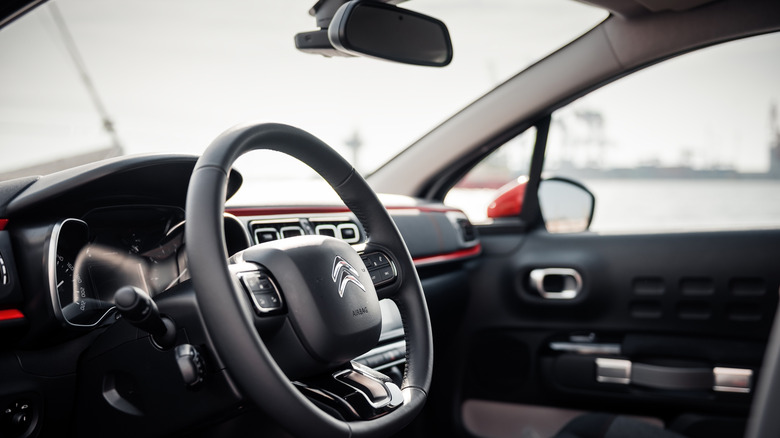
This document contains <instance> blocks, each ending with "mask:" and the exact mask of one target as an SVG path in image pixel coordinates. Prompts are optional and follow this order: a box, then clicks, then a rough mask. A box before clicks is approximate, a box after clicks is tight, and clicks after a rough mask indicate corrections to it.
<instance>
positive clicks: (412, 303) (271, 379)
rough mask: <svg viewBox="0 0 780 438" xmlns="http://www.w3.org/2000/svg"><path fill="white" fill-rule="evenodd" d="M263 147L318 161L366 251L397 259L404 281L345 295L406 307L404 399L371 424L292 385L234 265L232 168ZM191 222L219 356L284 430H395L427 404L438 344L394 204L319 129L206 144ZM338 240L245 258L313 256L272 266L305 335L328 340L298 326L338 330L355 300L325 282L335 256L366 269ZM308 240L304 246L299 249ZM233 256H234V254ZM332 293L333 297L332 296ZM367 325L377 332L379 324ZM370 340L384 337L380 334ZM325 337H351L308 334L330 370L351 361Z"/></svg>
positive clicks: (251, 131)
mask: <svg viewBox="0 0 780 438" xmlns="http://www.w3.org/2000/svg"><path fill="white" fill-rule="evenodd" d="M256 149H269V150H276V151H279V152H283V153H286V154H288V155H290V156H292V157H295V158H297V159H298V160H300V161H302V162H304V163H305V164H307V165H309V166H310V167H312V168H313V169H314V170H315V171H316V172H317V173H319V174H320V175H321V176H322V177H323V178H324V179H325V180H326V181H327V182H328V183H329V184H330V185H331V186H332V187H333V188H334V189H335V191H336V192H337V193H338V195H339V196H340V197H341V199H342V200H343V201H344V203H345V204H346V205H347V207H349V208H350V209H351V210H352V212H353V213H354V214H355V215H356V216H357V218H358V219H359V220H360V222H361V223H362V225H363V227H364V229H365V230H366V233H367V235H368V239H367V242H366V249H365V252H366V253H368V252H371V251H382V252H383V253H385V254H387V255H388V256H389V257H390V258H391V259H392V260H393V262H394V264H395V267H396V270H397V277H396V281H395V282H394V283H393V284H392V285H390V286H386V287H380V288H378V290H376V292H375V291H374V288H373V287H370V286H369V285H366V286H368V287H366V288H365V289H366V290H365V291H359V290H357V289H355V290H354V291H348V293H346V294H344V295H350V296H354V297H357V298H356V299H361V300H367V301H365V302H367V303H369V304H367V305H365V306H366V307H367V308H369V307H370V308H371V311H372V312H373V307H372V305H373V304H372V303H373V302H374V301H377V299H383V298H389V299H392V300H393V301H394V302H395V303H396V304H397V306H398V309H399V311H400V314H401V318H402V320H403V326H404V332H405V335H404V336H405V340H406V369H405V372H404V378H403V383H402V384H401V391H402V394H403V404H402V405H401V406H400V407H398V408H397V409H395V410H392V411H391V412H389V413H387V414H386V415H383V416H380V417H378V418H374V419H371V420H354V421H345V420H341V419H337V418H335V417H334V416H331V415H330V414H328V413H325V412H324V411H323V410H321V409H320V408H318V407H317V405H315V404H314V403H312V402H311V401H310V400H309V399H308V398H307V397H305V396H304V395H303V394H302V393H301V392H300V391H299V389H298V388H297V387H296V386H295V385H293V384H292V383H291V382H290V379H289V377H288V376H287V375H286V374H285V373H284V371H282V369H281V368H280V366H279V365H278V364H277V362H276V361H275V360H274V358H273V357H272V355H271V353H270V352H269V349H268V348H267V346H266V345H265V344H264V342H263V340H262V339H261V337H260V335H259V334H258V331H257V329H256V326H255V323H256V319H257V318H258V316H257V315H255V313H254V312H253V310H252V307H251V304H250V301H249V299H248V297H247V293H246V291H245V290H244V289H242V287H241V283H240V282H239V281H238V280H237V278H236V275H235V274H234V273H232V272H231V269H230V267H229V263H230V262H229V261H228V259H227V256H226V254H225V249H224V248H225V236H224V231H223V211H224V200H225V193H226V186H227V177H228V173H229V172H230V169H231V166H232V165H233V163H234V162H235V160H236V159H237V158H238V157H239V156H241V155H242V154H244V153H246V152H248V151H250V150H256ZM186 224H187V226H186V230H185V233H186V234H185V239H186V242H187V254H188V259H189V262H188V263H189V270H190V273H191V276H192V281H193V285H194V288H195V293H196V296H197V300H198V305H199V308H200V311H201V313H202V315H203V320H204V323H205V327H206V329H207V331H208V333H209V335H210V336H211V339H212V341H213V344H214V345H215V348H216V350H217V353H218V354H219V356H220V358H221V359H222V360H223V361H224V363H225V365H226V367H227V370H228V373H229V375H230V376H231V377H232V378H233V379H234V380H235V382H236V383H237V385H238V387H239V389H240V391H241V392H242V393H243V394H244V395H245V396H246V397H248V398H249V399H250V400H251V401H253V402H254V403H255V404H256V405H257V406H258V407H260V409H262V410H263V411H264V412H266V413H267V414H268V415H269V416H270V417H271V418H273V419H275V420H276V421H278V423H279V424H280V425H281V426H282V427H283V428H285V429H286V430H288V431H289V432H291V433H292V434H294V435H298V436H319V437H330V436H333V437H364V436H366V437H367V436H371V437H380V436H388V435H390V434H392V433H394V432H396V431H398V430H399V429H401V428H402V427H403V426H405V425H406V424H408V423H409V422H410V421H411V420H412V419H413V418H414V417H415V416H416V415H417V413H418V412H419V411H420V410H421V409H422V406H423V404H424V403H425V399H426V397H427V393H428V389H429V387H430V381H431V372H432V366H433V343H432V338H431V326H430V320H429V316H428V309H427V305H426V302H425V297H424V295H423V291H422V287H421V285H420V280H419V278H418V276H417V273H416V270H415V267H414V264H413V261H412V258H411V256H410V255H409V251H408V249H407V248H406V245H405V243H404V241H403V239H402V237H401V235H400V233H399V232H398V229H397V228H396V226H395V223H394V222H393V220H392V219H391V218H390V215H389V214H388V213H387V210H385V208H384V207H383V205H382V204H381V203H380V201H379V199H378V198H377V196H376V194H375V193H374V192H373V190H371V188H370V187H369V186H368V184H367V183H366V181H365V180H364V179H363V178H362V177H361V176H360V175H359V174H358V173H357V172H356V171H355V170H354V169H353V168H352V166H351V165H350V164H349V163H348V162H346V161H345V160H344V159H343V158H342V157H341V156H340V155H339V154H338V153H336V152H335V151H334V150H333V149H331V148H330V147H329V146H327V145H326V144H325V143H323V142H322V141H320V140H319V139H317V138H316V137H314V136H312V135H311V134H308V133H306V132H304V131H302V130H300V129H297V128H293V127H290V126H286V125H279V124H248V125H240V126H237V127H234V128H232V129H230V130H228V131H226V132H224V133H223V134H221V135H220V136H219V137H217V139H216V140H214V142H213V143H212V144H211V145H210V146H209V147H208V149H206V151H205V152H204V153H203V155H202V156H201V157H200V159H199V160H198V162H197V164H196V165H195V169H194V171H193V173H192V177H191V179H190V184H189V190H188V193H187V204H186ZM332 240H335V239H331V240H326V239H325V240H323V239H321V240H320V241H317V242H313V243H312V242H311V241H305V239H304V240H301V242H303V243H302V244H301V245H298V244H297V243H296V244H292V245H288V246H293V247H296V248H297V249H289V248H287V249H285V248H279V247H278V246H270V247H269V248H267V249H266V247H263V245H257V246H256V247H253V248H250V249H249V250H247V252H246V253H247V256H246V257H245V258H243V257H239V259H241V260H242V261H246V260H249V261H254V262H256V261H257V260H264V259H265V260H269V261H270V260H273V259H274V258H278V257H281V258H284V259H287V258H290V259H292V258H295V257H298V256H297V255H296V254H293V252H295V251H299V252H303V253H305V260H304V261H303V262H298V269H296V266H295V264H294V263H293V264H289V263H288V264H284V263H281V264H279V265H278V266H276V267H267V268H268V270H270V272H271V274H272V275H274V276H276V277H277V280H278V282H279V283H280V288H281V290H282V295H283V296H284V297H285V299H286V306H287V309H286V314H285V318H286V319H287V320H289V322H290V324H291V325H292V326H293V329H294V331H295V333H296V334H297V336H298V337H303V338H313V337H317V336H321V333H319V332H316V333H313V332H311V331H309V332H307V330H306V328H305V327H299V325H305V324H306V321H309V320H323V321H325V322H324V325H323V326H322V327H326V326H327V327H332V326H340V325H339V324H340V323H337V324H334V323H333V321H334V320H333V319H328V318H340V317H338V316H335V317H334V316H333V315H338V314H339V312H341V310H342V309H340V308H339V306H342V304H340V303H342V302H343V303H345V304H344V305H349V304H346V303H347V301H340V300H339V297H338V294H336V293H335V289H333V288H334V283H333V282H331V281H329V279H325V280H323V279H324V277H325V273H326V272H327V273H329V272H330V270H333V269H334V258H333V257H332V256H333V254H335V255H336V257H337V260H338V257H341V258H342V259H343V260H347V261H348V262H349V264H351V265H353V266H355V267H356V268H357V267H359V268H360V270H361V271H362V272H365V269H363V267H364V266H363V263H362V261H361V259H360V257H359V256H358V254H357V253H356V252H355V250H354V249H352V247H350V246H349V245H346V244H344V245H343V246H338V245H337V244H334V243H333V242H332ZM294 242H297V241H294ZM323 242H324V243H323ZM321 243H322V244H321ZM340 243H342V242H339V244H340ZM326 244H327V245H326ZM331 244H332V245H331ZM300 246H304V247H306V248H303V249H301V248H300ZM321 246H328V247H331V246H332V247H333V248H331V249H329V250H328V251H330V252H327V253H322V254H327V255H321V254H320V253H318V251H320V249H319V247H321ZM345 247H346V248H345ZM258 254H259V255H258ZM275 254H277V255H278V257H277V256H276V255H275ZM320 259H322V260H320ZM233 261H234V262H235V261H236V260H235V258H234V259H233ZM304 263H305V264H306V266H308V267H307V268H305V269H301V268H300V265H302V264H304ZM320 265H321V266H320ZM286 267H287V268H289V269H287V268H286ZM334 275H335V274H334ZM281 277H283V278H281ZM333 281H334V282H335V281H336V280H335V279H334V280H333ZM362 281H363V283H364V284H365V283H367V282H366V281H365V280H362ZM368 283H370V280H369V281H368ZM306 285H308V287H309V288H310V289H311V291H310V293H311V294H312V295H311V297H314V298H311V297H309V296H305V297H302V298H301V297H295V295H294V294H296V293H297V290H296V289H298V288H299V287H300V288H306V287H307V286H306ZM348 287H352V286H348ZM341 292H344V291H343V290H342V291H341ZM372 294H376V295H372ZM331 295H332V296H334V297H335V298H333V299H331V298H329V297H330V296H331ZM321 296H327V297H328V298H324V299H327V300H329V301H327V303H326V304H316V305H312V299H315V300H319V299H320V297H321ZM318 303H320V302H319V301H318ZM352 305H354V303H353V304H352ZM377 309H378V307H377ZM347 310H349V309H347ZM350 312H351V310H350ZM309 313H312V314H310V315H309ZM315 313H316V314H315ZM358 313H359V312H358ZM296 321H297V322H296ZM343 321H344V324H345V325H349V324H352V322H351V321H347V319H343ZM296 324H298V325H296ZM361 330H362V329H361ZM368 331H371V332H372V333H373V331H374V329H373V328H372V329H371V330H368ZM365 333H366V330H363V333H362V334H361V335H360V336H362V337H363V338H365ZM347 336H351V335H347ZM372 336H376V337H378V332H377V333H376V334H374V335H372ZM320 341H321V342H324V343H326V344H327V345H328V347H334V348H338V347H339V345H340V344H343V343H345V342H344V341H345V339H339V340H338V341H336V342H334V341H332V340H327V339H325V340H318V339H301V344H302V345H303V346H304V347H305V348H304V349H306V350H310V351H309V353H310V355H311V356H312V357H313V358H314V359H313V362H317V363H319V364H320V365H322V366H323V367H324V368H332V367H333V366H334V364H336V363H338V362H341V361H343V360H342V358H341V357H340V356H339V355H340V354H341V355H343V352H337V353H333V354H330V353H329V350H328V351H326V350H327V348H319V347H317V346H316V345H315V344H317V343H318V342H320ZM374 341H375V340H374ZM360 342H365V341H360ZM328 343H329V344H328ZM323 345H325V344H323ZM323 351H325V352H324V353H322V352H323ZM346 362H349V361H348V360H347V361H346Z"/></svg>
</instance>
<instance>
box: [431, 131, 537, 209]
mask: <svg viewBox="0 0 780 438" xmlns="http://www.w3.org/2000/svg"><path fill="white" fill-rule="evenodd" d="M535 141H536V128H534V127H532V128H529V129H527V130H526V131H524V132H523V133H522V134H520V135H518V136H516V137H514V138H513V139H511V140H509V141H508V142H506V143H504V144H503V145H502V146H501V147H499V148H498V149H496V150H495V151H493V153H491V154H490V155H488V156H487V157H486V158H485V159H484V160H482V161H481V162H480V163H479V164H477V165H476V166H475V167H474V168H473V169H471V171H469V173H467V174H466V176H465V177H463V179H461V180H460V181H459V182H458V183H457V184H456V185H455V187H453V188H452V189H451V190H450V191H449V193H447V197H446V198H444V203H445V204H446V205H449V206H451V207H456V208H459V209H461V210H463V212H464V213H466V215H467V216H468V217H469V220H471V222H474V223H479V222H485V221H486V220H487V219H488V207H489V206H490V204H491V203H492V202H493V201H494V200H495V199H496V197H497V196H498V195H499V194H500V193H502V192H503V191H504V190H506V189H507V188H509V187H510V186H511V185H513V184H516V183H517V182H520V183H522V182H523V181H524V180H526V179H527V176H528V170H529V168H530V166H531V154H532V152H533V148H534V142H535Z"/></svg>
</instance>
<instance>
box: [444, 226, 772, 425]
mask: <svg viewBox="0 0 780 438" xmlns="http://www.w3.org/2000/svg"><path fill="white" fill-rule="evenodd" d="M482 231H483V233H482V238H481V241H482V247H483V250H484V257H483V260H482V262H481V263H480V264H479V265H475V266H474V267H473V268H472V269H473V272H472V275H471V296H470V299H469V304H468V311H467V315H466V320H465V323H464V326H463V328H462V330H463V331H464V333H463V335H464V339H468V342H464V343H463V346H462V347H461V348H462V349H463V351H462V352H461V353H462V354H460V355H457V357H461V358H465V359H464V364H463V365H462V367H461V368H460V369H461V370H462V372H461V374H460V376H459V378H460V379H461V381H462V382H461V383H462V385H463V386H462V387H463V393H462V395H461V397H460V398H459V400H458V401H457V403H459V406H460V407H461V408H462V407H463V406H468V404H469V403H471V405H472V406H474V403H473V402H474V401H489V402H504V403H511V404H513V405H521V404H524V405H535V406H549V407H554V408H564V409H574V410H582V411H609V412H616V413H624V414H632V415H638V416H649V417H655V418H659V419H661V420H662V421H664V422H665V423H666V424H667V426H669V425H674V427H677V428H679V429H681V430H683V431H684V432H686V433H689V434H690V433H693V434H695V433H697V432H696V431H697V430H699V431H701V430H709V428H710V427H716V428H717V430H719V431H720V432H723V431H725V430H726V429H728V428H731V429H733V430H734V431H735V433H736V434H737V436H738V435H739V433H741V432H740V431H741V428H742V427H743V426H742V421H743V420H744V418H746V416H747V413H748V409H749V403H750V400H751V397H752V384H753V383H754V382H755V379H756V376H757V373H758V371H759V370H758V368H759V365H760V363H761V358H762V355H763V347H764V344H765V342H766V339H767V337H768V332H769V329H770V327H771V324H772V319H773V317H774V312H775V308H776V306H777V299H778V287H779V286H780V269H778V266H777V263H778V260H780V257H779V256H780V254H778V252H780V231H769V230H767V231H744V232H742V231H734V232H708V233H675V234H650V235H599V234H595V233H582V234H570V235H555V234H549V233H547V232H546V231H543V230H542V231H534V232H531V233H528V234H526V235H524V236H522V235H520V236H518V235H517V234H515V235H507V234H503V233H495V230H489V229H487V228H483V229H482ZM512 242H514V243H512ZM544 268H567V269H573V270H575V271H576V272H577V273H578V274H579V275H580V276H581V280H582V289H581V291H580V293H579V295H577V296H576V297H574V298H572V299H550V298H544V297H543V296H542V295H540V294H539V293H538V291H537V287H535V282H534V281H532V279H531V272H532V271H534V270H538V269H544ZM565 282H566V280H561V279H555V278H552V279H551V280H550V281H549V284H548V285H547V286H546V287H548V288H550V289H553V290H554V289H555V288H561V287H564V286H565V285H564V283H565ZM629 362H630V364H629ZM629 368H630V371H628V369H629ZM714 369H717V370H715V372H713V370H714ZM626 372H628V373H629V375H628V376H626V375H624V374H625V373H626ZM621 373H623V374H621ZM751 373H752V375H751ZM716 378H717V379H718V380H717V381H716ZM735 379H736V380H735ZM724 382H726V383H724ZM716 386H718V388H716V389H717V390H716V389H714V388H715V387H716ZM745 386H747V387H750V392H746V391H747V388H745ZM466 402H468V403H466ZM510 411H511V410H510ZM694 413H695V414H696V416H695V417H692V416H691V414H694ZM463 414H464V415H465V414H466V413H463ZM472 414H473V412H472ZM710 417H712V418H710ZM715 417H718V418H719V420H718V421H717V422H715V419H714V418H715ZM536 418H540V419H541V418H544V416H537V417H536ZM551 418H554V417H551ZM732 418H733V421H732ZM541 421H545V420H541ZM675 422H676V425H675V424H674V423H675ZM724 422H726V425H725V426H724ZM718 424H719V425H720V426H718ZM547 426H549V425H547ZM692 436H696V435H692Z"/></svg>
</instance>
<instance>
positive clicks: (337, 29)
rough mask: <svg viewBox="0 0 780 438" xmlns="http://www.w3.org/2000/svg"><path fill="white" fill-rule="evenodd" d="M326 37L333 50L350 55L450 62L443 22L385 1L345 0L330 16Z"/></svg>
mask: <svg viewBox="0 0 780 438" xmlns="http://www.w3.org/2000/svg"><path fill="white" fill-rule="evenodd" d="M328 39H329V40H330V43H331V44H332V45H333V47H334V48H336V50H338V51H341V52H345V53H349V54H353V55H361V56H368V57H372V58H379V59H386V60H390V61H396V62H402V63H405V64H414V65H427V66H434V67H443V66H445V65H448V64H449V63H450V61H452V42H451V41H450V34H449V32H448V31H447V26H445V25H444V23H442V22H441V21H439V20H437V19H435V18H432V17H429V16H427V15H423V14H420V13H417V12H414V11H410V10H408V9H402V8H399V7H397V6H394V5H390V4H387V3H380V2H374V1H351V2H349V3H345V4H344V5H342V6H341V7H340V8H339V9H338V11H336V14H335V15H334V16H333V20H332V21H331V23H330V27H329V28H328Z"/></svg>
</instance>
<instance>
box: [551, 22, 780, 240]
mask: <svg viewBox="0 0 780 438" xmlns="http://www.w3.org/2000/svg"><path fill="white" fill-rule="evenodd" d="M778 53H780V34H772V35H763V36H757V37H752V38H749V39H744V40H739V41H734V42H730V43H726V44H722V45H719V46H715V47H711V48H707V49H703V50H699V51H696V52H693V53H690V54H686V55H682V56H680V57H677V58H674V59H671V60H669V61H666V62H663V63H661V64H659V65H656V66H653V67H650V68H647V69H645V70H643V71H640V72H637V73H635V74H632V75H630V76H628V77H626V78H623V79H621V80H618V81H617V82H615V83H613V84H610V85H607V86H605V87H604V88H602V89H599V90H596V91H594V92H593V93H590V94H588V95H586V96H585V97H583V98H581V99H579V100H577V101H575V102H573V103H571V104H570V105H568V106H566V107H564V108H562V109H560V110H558V111H557V112H556V113H554V114H553V119H552V125H551V128H550V135H549V142H548V147H547V153H546V156H545V166H544V174H543V176H544V177H553V176H557V177H565V178H569V179H573V180H576V181H579V182H581V183H582V184H584V185H585V186H586V187H587V188H588V189H590V190H591V191H592V192H593V194H594V195H595V198H596V208H595V213H594V216H593V222H592V224H591V228H590V229H591V230H593V231H597V232H608V233H630V232H675V231H697V230H727V229H732V230H735V229H749V228H769V227H772V228H778V227H780V114H779V112H780V106H778V105H780V81H778V78H780V57H778V56H777V54H778Z"/></svg>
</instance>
